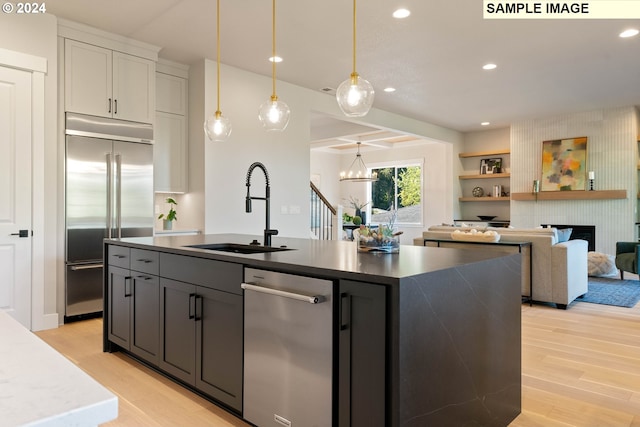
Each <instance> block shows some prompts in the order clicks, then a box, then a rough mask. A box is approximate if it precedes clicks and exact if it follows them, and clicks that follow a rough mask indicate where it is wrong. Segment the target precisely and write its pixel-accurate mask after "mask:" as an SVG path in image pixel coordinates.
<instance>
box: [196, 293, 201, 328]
mask: <svg viewBox="0 0 640 427" xmlns="http://www.w3.org/2000/svg"><path fill="white" fill-rule="evenodd" d="M202 299H203V298H202V295H196V303H195V309H196V316H195V321H196V322H199V321H200V320H202ZM198 301H200V304H198ZM198 307H199V308H200V309H199V310H198ZM198 313H199V314H198Z"/></svg>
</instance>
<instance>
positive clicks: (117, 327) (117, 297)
mask: <svg viewBox="0 0 640 427" xmlns="http://www.w3.org/2000/svg"><path fill="white" fill-rule="evenodd" d="M107 277H108V283H107V291H108V293H109V303H108V307H107V310H108V326H107V331H108V336H109V341H111V342H112V343H114V344H117V345H119V346H120V347H122V348H124V349H125V350H129V348H130V345H131V344H130V343H131V295H132V292H131V289H132V284H131V272H130V271H129V270H128V269H124V268H120V267H114V266H112V265H110V266H109V269H108V274H107Z"/></svg>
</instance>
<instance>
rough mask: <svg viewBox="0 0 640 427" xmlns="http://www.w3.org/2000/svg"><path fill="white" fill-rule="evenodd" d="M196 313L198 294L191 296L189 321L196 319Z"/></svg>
mask: <svg viewBox="0 0 640 427" xmlns="http://www.w3.org/2000/svg"><path fill="white" fill-rule="evenodd" d="M195 311H196V294H195V293H193V294H189V319H195V318H196V315H195Z"/></svg>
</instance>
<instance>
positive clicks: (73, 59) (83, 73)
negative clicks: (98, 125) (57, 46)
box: [64, 40, 113, 117]
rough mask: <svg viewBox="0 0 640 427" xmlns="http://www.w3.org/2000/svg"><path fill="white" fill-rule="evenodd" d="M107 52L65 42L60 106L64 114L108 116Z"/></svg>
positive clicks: (109, 67)
mask: <svg viewBox="0 0 640 427" xmlns="http://www.w3.org/2000/svg"><path fill="white" fill-rule="evenodd" d="M111 53H112V52H111V50H109V49H104V48H102V47H98V46H93V45H90V44H86V43H80V42H77V41H75V40H65V60H64V81H65V86H64V88H65V89H64V93H65V98H64V105H65V110H66V111H72V112H74V113H84V114H90V115H93V116H101V117H111V116H112V114H111V112H112V108H111V107H112V105H111V104H112V103H113V99H112V92H113V90H112V81H113V80H112V58H111Z"/></svg>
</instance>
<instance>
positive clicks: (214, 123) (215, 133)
mask: <svg viewBox="0 0 640 427" xmlns="http://www.w3.org/2000/svg"><path fill="white" fill-rule="evenodd" d="M216 54H217V57H216V72H217V95H218V103H217V105H216V112H215V113H213V114H212V115H211V116H209V118H208V119H207V121H206V122H204V131H205V132H206V134H207V136H208V137H209V139H210V140H211V141H215V142H224V141H226V140H227V138H229V135H231V122H230V121H229V119H228V118H226V117H224V116H223V115H222V111H220V0H217V9H216Z"/></svg>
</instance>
